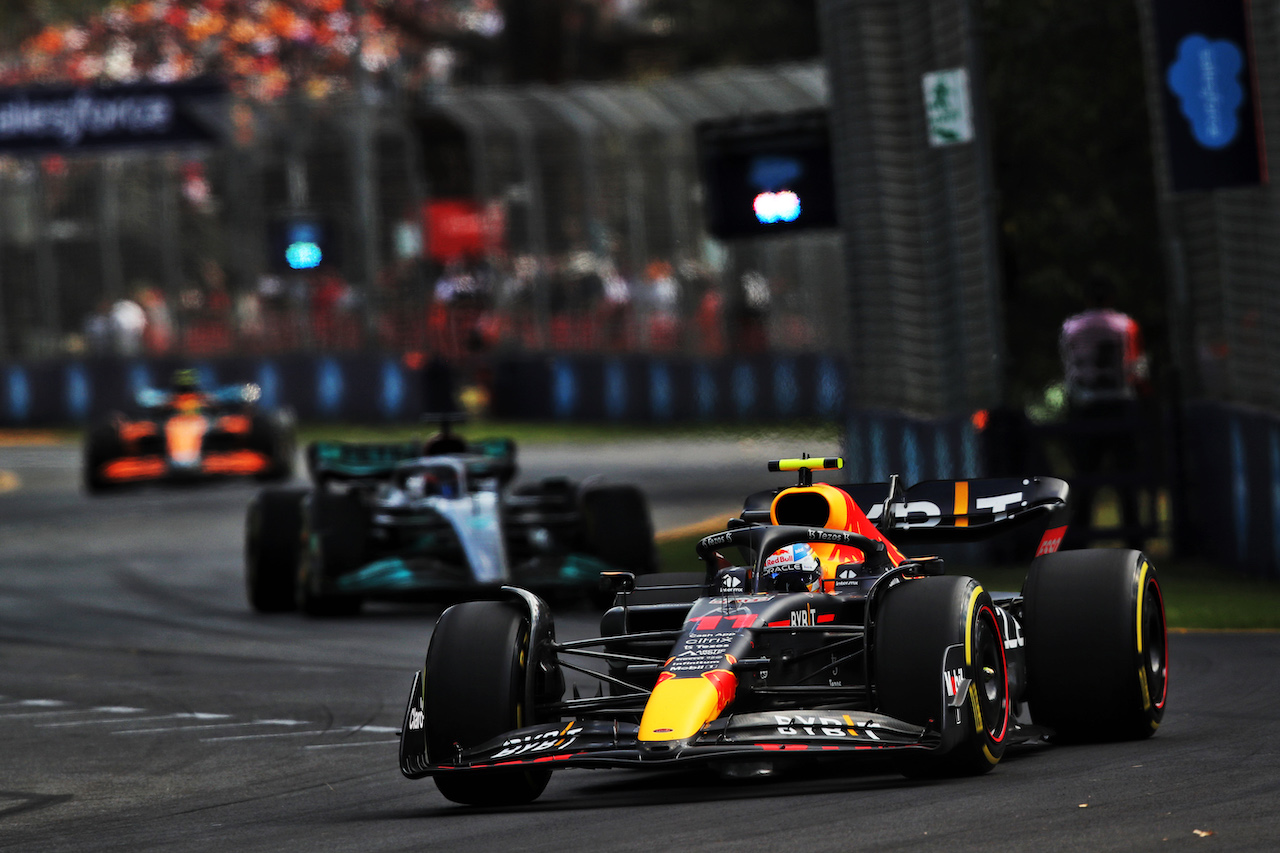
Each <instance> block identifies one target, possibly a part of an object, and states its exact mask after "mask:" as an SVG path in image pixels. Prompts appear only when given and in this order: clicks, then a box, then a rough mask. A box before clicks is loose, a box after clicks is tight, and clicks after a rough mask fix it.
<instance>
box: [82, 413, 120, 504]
mask: <svg viewBox="0 0 1280 853" xmlns="http://www.w3.org/2000/svg"><path fill="white" fill-rule="evenodd" d="M123 454H124V444H123V443H122V442H121V441H120V432H119V430H117V429H116V426H115V424H113V423H99V424H97V425H95V426H93V427H91V428H90V429H89V431H88V432H87V433H86V435H85V440H84V459H83V463H82V464H83V465H84V472H83V474H84V489H85V491H86V492H88V493H89V494H91V495H98V494H102V493H103V492H105V491H108V490H109V489H111V488H112V486H113V485H114V484H113V483H112V482H111V481H110V480H108V479H107V478H106V477H104V476H103V475H102V466H103V465H105V464H106V463H108V462H110V461H111V460H112V459H116V458H118V457H120V456H122V455H123Z"/></svg>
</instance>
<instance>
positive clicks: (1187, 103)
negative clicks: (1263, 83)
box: [1154, 0, 1266, 191]
mask: <svg viewBox="0 0 1280 853" xmlns="http://www.w3.org/2000/svg"><path fill="white" fill-rule="evenodd" d="M1154 10H1155V20H1156V47H1157V57H1158V62H1159V70H1160V87H1161V89H1160V92H1161V99H1162V101H1163V105H1164V124H1165V139H1166V140H1167V141H1168V148H1169V166H1170V171H1171V174H1170V180H1171V182H1172V185H1173V188H1174V190H1178V191H1181V190H1208V189H1217V188H1219V187H1234V186H1249V185H1256V184H1259V183H1263V182H1265V181H1266V162H1265V159H1264V158H1263V156H1262V151H1263V147H1262V125H1261V119H1260V117H1259V116H1260V111H1259V109H1258V104H1257V89H1256V85H1255V70H1254V64H1253V56H1252V39H1251V35H1250V27H1249V15H1248V11H1249V10H1248V3H1247V0H1155V2H1154Z"/></svg>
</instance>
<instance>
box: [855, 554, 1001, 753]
mask: <svg viewBox="0 0 1280 853" xmlns="http://www.w3.org/2000/svg"><path fill="white" fill-rule="evenodd" d="M874 619H875V629H874V630H875V634H874V644H873V648H872V655H873V660H874V675H873V678H874V681H875V695H876V697H877V699H878V702H879V708H880V710H881V711H883V712H884V713H886V714H889V715H890V716H892V717H896V718H898V719H900V720H903V721H905V722H908V723H914V724H916V725H919V726H924V727H925V728H929V729H934V730H938V729H941V732H942V738H943V739H942V745H941V746H940V747H939V748H938V749H937V750H931V751H928V752H924V751H911V752H902V753H898V754H897V756H898V757H897V760H896V766H897V768H898V769H899V771H901V772H902V773H903V774H904V775H907V776H913V777H936V776H973V775H977V774H980V773H985V772H987V771H988V770H990V769H991V768H992V767H994V766H995V765H996V764H997V763H998V762H999V761H1000V759H1001V757H1002V756H1003V755H1004V750H1005V745H1006V743H1007V741H1008V736H1009V725H1010V714H1011V707H1010V701H1009V671H1008V665H1007V662H1006V660H1005V654H1004V642H1003V640H1002V638H1001V635H1000V620H999V618H998V617H997V615H996V612H995V607H994V605H992V603H991V597H990V596H989V595H987V593H986V592H985V591H984V590H983V589H982V586H981V585H980V584H979V583H978V582H977V581H975V580H974V579H973V578H967V577H950V576H941V577H925V578H918V579H915V580H909V581H904V582H902V583H899V584H896V585H895V586H893V587H891V588H889V589H888V590H886V591H885V593H884V598H883V600H882V601H881V603H880V606H879V607H878V608H877V610H876V612H875V614H874ZM951 685H954V689H950V690H949V689H948V687H949V686H951Z"/></svg>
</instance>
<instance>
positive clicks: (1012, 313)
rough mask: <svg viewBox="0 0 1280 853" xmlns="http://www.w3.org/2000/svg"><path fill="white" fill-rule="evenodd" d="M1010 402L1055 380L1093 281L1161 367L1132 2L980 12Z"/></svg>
mask: <svg viewBox="0 0 1280 853" xmlns="http://www.w3.org/2000/svg"><path fill="white" fill-rule="evenodd" d="M982 8H983V23H984V44H983V49H984V52H985V56H986V77H987V80H986V83H987V97H988V102H989V105H990V110H991V116H992V124H993V134H992V139H993V146H994V149H995V160H996V165H995V178H996V184H997V189H998V191H999V194H1000V207H999V225H1000V231H1001V236H1002V240H1003V264H1004V276H1005V288H1006V291H1005V294H1004V296H1005V298H1004V304H1005V310H1006V312H1007V316H1006V329H1007V336H1008V338H1007V339H1008V348H1009V356H1010V358H1009V364H1010V372H1011V375H1010V376H1009V381H1010V391H1011V393H1012V395H1013V399H1012V400H1011V402H1015V403H1016V402H1019V401H1020V400H1021V399H1024V398H1026V397H1028V396H1031V395H1034V394H1035V393H1037V392H1038V391H1039V390H1040V389H1042V388H1043V387H1044V386H1045V384H1046V383H1049V382H1052V381H1054V380H1055V379H1057V378H1059V377H1060V374H1061V368H1060V366H1059V363H1058V357H1057V331H1058V326H1059V324H1060V323H1061V321H1062V320H1063V318H1064V317H1066V316H1068V315H1070V314H1072V313H1075V312H1076V311H1079V310H1080V309H1081V308H1082V307H1083V286H1084V284H1085V281H1086V280H1087V279H1088V277H1089V276H1091V275H1094V274H1101V275H1103V276H1105V277H1107V278H1109V279H1111V280H1112V281H1114V282H1115V285H1116V299H1115V302H1116V307H1117V308H1120V309H1121V310H1124V311H1127V312H1128V313H1130V314H1131V315H1133V316H1134V317H1135V319H1137V320H1138V322H1139V323H1140V324H1141V325H1142V326H1143V328H1144V330H1145V332H1146V335H1147V339H1148V346H1149V348H1151V349H1152V350H1153V356H1154V358H1155V360H1156V362H1157V364H1156V366H1157V367H1158V366H1159V361H1160V358H1161V351H1162V350H1163V340H1164V333H1163V329H1164V316H1165V315H1164V308H1163V305H1164V302H1163V299H1164V281H1163V264H1162V262H1161V261H1162V259H1161V257H1160V253H1159V243H1158V229H1157V221H1156V208H1155V188H1154V172H1153V166H1152V157H1151V126H1150V120H1149V117H1148V113H1147V104H1146V95H1145V90H1144V80H1143V58H1142V50H1141V43H1140V39H1139V30H1138V20H1137V9H1136V4H1135V3H1132V2H1116V0H985V2H984V3H983V6H982Z"/></svg>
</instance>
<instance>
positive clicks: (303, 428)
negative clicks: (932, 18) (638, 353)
mask: <svg viewBox="0 0 1280 853" xmlns="http://www.w3.org/2000/svg"><path fill="white" fill-rule="evenodd" d="M437 429H438V427H437V426H436V425H435V424H433V423H420V424H394V425H386V426H369V425H365V424H321V423H308V424H301V425H300V426H299V427H298V440H299V442H303V443H305V442H308V441H404V440H408V439H412V438H425V437H427V436H429V435H432V434H433V433H435V432H436V430H437ZM455 429H456V431H457V432H458V433H459V434H461V435H464V436H469V437H473V438H486V437H491V436H502V437H505V438H511V439H514V440H515V442H516V444H517V445H538V444H584V443H592V444H595V443H600V444H603V443H607V442H610V441H635V440H654V441H669V440H686V441H697V440H703V441H705V440H708V439H744V438H768V437H773V436H785V437H787V438H788V439H797V440H810V441H813V442H821V443H824V444H827V445H837V446H838V445H839V443H840V429H839V427H837V426H836V425H835V424H832V423H820V422H819V423H815V422H813V421H805V422H796V423H783V424H772V423H771V424H748V423H744V424H670V425H660V424H584V423H556V422H533V421H499V420H489V419H483V420H474V421H468V422H466V423H461V424H458V425H457V426H456V427H455Z"/></svg>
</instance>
